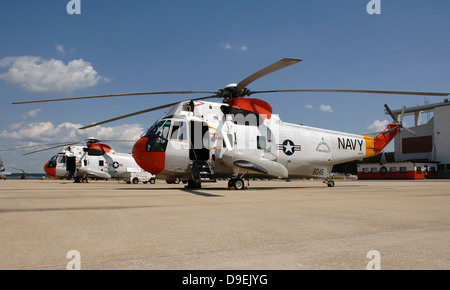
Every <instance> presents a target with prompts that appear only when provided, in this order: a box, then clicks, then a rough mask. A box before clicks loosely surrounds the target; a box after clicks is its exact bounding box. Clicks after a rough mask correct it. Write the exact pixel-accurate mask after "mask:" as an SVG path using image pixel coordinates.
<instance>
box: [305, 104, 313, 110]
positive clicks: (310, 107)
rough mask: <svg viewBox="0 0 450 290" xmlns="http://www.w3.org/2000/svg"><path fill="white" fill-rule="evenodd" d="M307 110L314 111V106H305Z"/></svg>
mask: <svg viewBox="0 0 450 290" xmlns="http://www.w3.org/2000/svg"><path fill="white" fill-rule="evenodd" d="M305 107H306V108H307V109H314V106H313V105H306V106H305Z"/></svg>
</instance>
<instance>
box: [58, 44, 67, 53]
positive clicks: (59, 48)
mask: <svg viewBox="0 0 450 290" xmlns="http://www.w3.org/2000/svg"><path fill="white" fill-rule="evenodd" d="M56 51H57V52H58V53H60V54H63V55H64V54H65V53H66V52H65V51H64V46H63V45H61V44H57V45H56Z"/></svg>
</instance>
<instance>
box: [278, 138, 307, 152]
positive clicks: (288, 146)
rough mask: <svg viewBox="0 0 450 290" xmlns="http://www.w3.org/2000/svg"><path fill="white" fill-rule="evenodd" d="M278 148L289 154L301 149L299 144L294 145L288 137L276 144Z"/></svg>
mask: <svg viewBox="0 0 450 290" xmlns="http://www.w3.org/2000/svg"><path fill="white" fill-rule="evenodd" d="M277 149H278V150H283V153H284V154H286V155H288V156H290V155H292V154H294V152H295V151H301V150H302V147H301V146H300V145H295V144H294V142H292V141H291V140H289V139H286V140H284V142H283V144H278V145H277Z"/></svg>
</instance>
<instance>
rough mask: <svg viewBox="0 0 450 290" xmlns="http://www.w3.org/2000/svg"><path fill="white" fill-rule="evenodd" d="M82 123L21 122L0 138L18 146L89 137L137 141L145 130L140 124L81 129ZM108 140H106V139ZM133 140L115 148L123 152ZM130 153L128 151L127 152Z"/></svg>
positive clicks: (1, 133) (1, 134)
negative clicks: (12, 141) (11, 141)
mask: <svg viewBox="0 0 450 290" xmlns="http://www.w3.org/2000/svg"><path fill="white" fill-rule="evenodd" d="M80 127H82V125H80V124H73V123H69V122H66V123H62V124H59V125H54V124H53V123H52V122H35V123H28V122H20V123H15V124H11V125H10V126H9V129H8V130H3V131H2V132H0V138H8V139H10V140H14V141H15V142H16V143H17V145H18V146H30V145H36V144H48V143H59V142H61V143H63V142H67V143H70V142H77V141H79V142H81V143H84V140H85V139H87V138H89V137H95V138H98V139H100V140H130V141H136V140H138V139H139V137H140V136H141V135H142V133H143V132H144V129H143V128H142V127H141V126H140V125H139V124H125V125H120V126H115V127H102V126H97V127H93V128H89V129H86V130H80V129H79V128H80ZM105 142H106V141H105ZM132 144H133V143H132V142H130V143H126V144H125V145H120V144H118V145H117V146H114V147H117V148H114V147H113V149H115V150H116V151H117V152H121V151H120V149H121V148H122V149H123V148H125V147H127V148H130V147H131V146H132ZM127 153H128V152H127Z"/></svg>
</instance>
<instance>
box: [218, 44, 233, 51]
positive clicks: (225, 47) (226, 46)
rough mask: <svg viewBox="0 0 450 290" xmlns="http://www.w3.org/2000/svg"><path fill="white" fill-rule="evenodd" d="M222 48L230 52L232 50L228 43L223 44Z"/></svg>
mask: <svg viewBox="0 0 450 290" xmlns="http://www.w3.org/2000/svg"><path fill="white" fill-rule="evenodd" d="M220 46H222V48H223V49H226V50H229V49H231V48H232V47H231V45H230V44H229V43H228V42H225V43H221V44H220Z"/></svg>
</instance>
